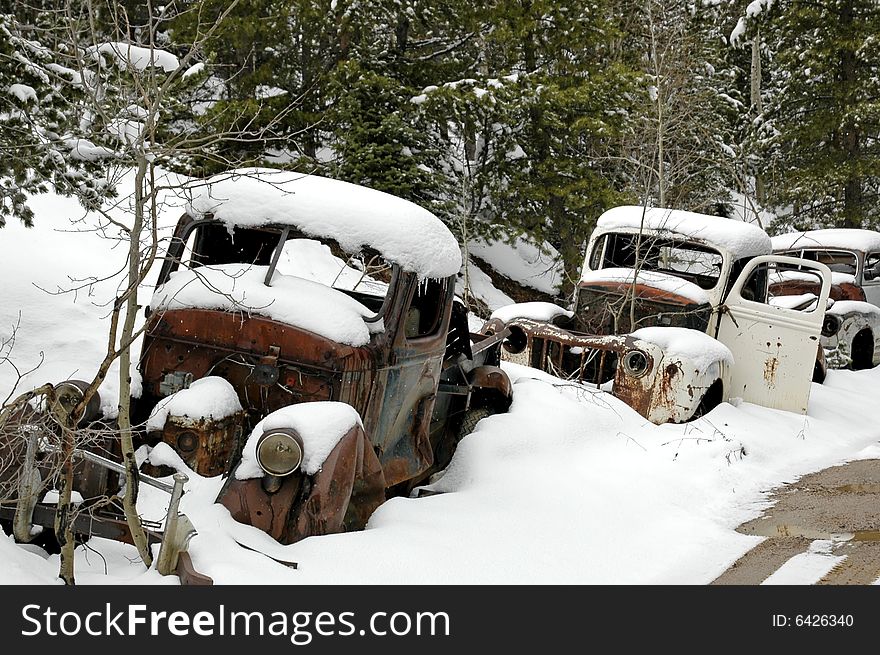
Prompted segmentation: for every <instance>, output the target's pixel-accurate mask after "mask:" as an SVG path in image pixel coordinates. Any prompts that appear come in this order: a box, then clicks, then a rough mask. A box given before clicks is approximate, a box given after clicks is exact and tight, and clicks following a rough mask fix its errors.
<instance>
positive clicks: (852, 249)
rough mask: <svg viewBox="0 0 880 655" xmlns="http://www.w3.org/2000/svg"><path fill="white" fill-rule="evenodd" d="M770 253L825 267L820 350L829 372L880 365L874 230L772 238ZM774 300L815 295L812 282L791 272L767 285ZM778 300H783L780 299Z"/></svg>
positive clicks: (877, 236) (879, 274) (879, 279)
mask: <svg viewBox="0 0 880 655" xmlns="http://www.w3.org/2000/svg"><path fill="white" fill-rule="evenodd" d="M772 242H773V251H774V252H777V253H779V254H783V255H791V256H795V257H802V258H804V259H809V260H811V261H818V262H822V263H824V264H827V265H828V267H829V268H830V269H831V272H832V282H833V286H832V288H831V299H832V300H833V301H834V302H833V304H831V306H830V307H828V309H827V312H826V317H825V323H824V325H823V326H822V339H821V341H822V346H823V348H824V350H825V357H826V360H827V361H828V364H829V366H831V367H832V368H851V369H865V368H872V367H874V366H876V365H877V364H880V232H875V231H873V230H859V229H827V230H810V231H806V232H792V233H789V234H781V235H778V236H775V237H773V239H772ZM771 290H772V291H773V293H775V294H776V295H777V296H780V297H783V296H785V297H788V296H804V298H805V299H808V297H809V296H810V295H813V296H815V295H816V288H815V285H814V284H810V283H809V282H806V281H804V280H803V279H801V278H800V277H799V276H798V275H796V274H794V273H792V274H790V275H788V276H787V277H786V279H781V280H778V281H777V283H776V284H774V285H773V286H772V287H771ZM780 302H784V300H780Z"/></svg>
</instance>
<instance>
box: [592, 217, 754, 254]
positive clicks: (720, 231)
mask: <svg viewBox="0 0 880 655" xmlns="http://www.w3.org/2000/svg"><path fill="white" fill-rule="evenodd" d="M643 212H644V223H643V222H642V216H643ZM640 226H644V229H648V230H659V231H661V232H671V233H674V234H676V235H679V236H680V237H683V238H685V239H690V240H694V239H696V240H700V241H704V242H706V243H708V244H711V245H714V246H716V247H720V248H724V249H726V250H728V251H730V252H731V253H732V254H733V256H734V258H735V259H739V258H740V257H753V256H755V255H766V254H768V253H769V252H770V250H771V244H770V237H769V236H767V233H766V232H764V230H762V229H761V228H759V227H758V226H757V225H752V224H751V223H743V222H742V221H737V220H733V219H729V218H721V217H719V216H709V215H707V214H696V213H694V212H686V211H680V210H677V209H662V208H659V207H649V208H647V209H645V208H643V207H635V206H625V207H614V208H613V209H609V210H608V211H606V212H605V213H604V214H602V215H601V216H600V217H599V221H598V222H597V227H599V228H602V229H607V230H619V229H630V230H632V229H635V230H638V229H639V228H640Z"/></svg>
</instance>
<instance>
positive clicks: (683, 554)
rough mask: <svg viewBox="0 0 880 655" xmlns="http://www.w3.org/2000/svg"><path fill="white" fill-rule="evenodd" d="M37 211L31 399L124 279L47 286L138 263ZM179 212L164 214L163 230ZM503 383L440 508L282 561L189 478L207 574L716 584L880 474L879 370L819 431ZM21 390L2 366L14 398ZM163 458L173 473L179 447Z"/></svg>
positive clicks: (406, 514)
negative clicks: (661, 418) (504, 408)
mask: <svg viewBox="0 0 880 655" xmlns="http://www.w3.org/2000/svg"><path fill="white" fill-rule="evenodd" d="M34 205H35V209H36V212H37V218H36V223H37V226H36V227H35V228H34V229H32V230H26V229H25V228H23V227H21V226H19V225H17V224H15V223H10V224H9V225H8V226H7V227H6V228H4V229H3V230H0V272H2V275H3V279H4V280H5V281H6V283H5V284H4V287H3V292H2V294H3V300H4V302H3V303H2V304H0V337H5V336H8V335H9V333H10V330H11V326H12V325H14V324H16V323H19V329H18V332H17V335H16V343H15V348H14V350H13V351H12V359H13V361H14V362H15V363H16V364H17V365H18V367H19V368H20V369H21V370H22V371H24V370H26V369H29V368H31V367H32V366H34V365H35V364H37V363H38V362H39V360H40V355H39V353H40V352H41V351H42V352H43V353H44V361H43V363H42V366H41V367H40V368H39V369H37V370H36V371H35V372H34V373H31V374H29V375H27V376H26V377H25V380H24V381H23V382H22V387H23V388H28V387H31V386H35V385H37V384H40V383H42V382H45V381H53V382H54V381H59V380H61V379H64V378H69V377H72V376H80V377H86V376H89V375H90V374H91V373H92V372H93V370H94V367H95V365H96V362H97V361H98V359H99V357H100V355H101V353H102V350H103V348H104V346H105V343H104V342H105V336H104V335H105V333H106V327H105V326H104V323H103V321H102V318H103V317H104V316H106V314H107V312H108V308H107V307H106V306H102V304H101V303H103V302H104V301H106V299H107V298H108V297H109V294H110V293H111V292H112V291H113V290H114V289H115V283H114V282H113V281H110V282H106V283H99V284H98V285H97V286H96V287H95V289H94V291H93V293H92V295H91V296H90V295H89V294H88V293H87V291H85V290H84V291H82V292H81V293H79V294H78V295H76V296H73V295H70V294H65V295H51V294H48V293H46V292H45V291H42V290H41V289H39V288H38V287H37V286H35V284H36V285H39V286H40V287H42V288H44V289H49V290H52V289H55V288H56V287H58V286H61V287H69V286H71V284H72V283H71V281H70V280H69V279H68V276H72V277H83V276H85V275H87V274H95V272H96V271H98V272H99V273H102V274H110V273H113V272H114V271H116V269H118V268H119V267H120V266H121V262H122V261H123V259H124V253H123V252H122V248H121V246H120V245H118V244H117V243H116V242H114V241H112V240H105V239H102V238H100V235H98V234H96V233H94V232H84V233H75V234H71V233H66V232H57V231H55V230H58V229H69V225H68V219H69V218H70V217H73V216H78V215H79V214H81V212H80V210H78V209H77V207H76V205H75V204H74V203H72V202H69V201H65V200H60V199H58V198H54V197H52V196H44V197H41V198H37V199H36V200H35V203H34ZM179 213H180V209H179V207H170V208H168V210H167V211H166V212H165V214H164V215H163V218H162V221H163V224H164V225H166V226H167V225H171V224H173V223H174V221H175V220H176V219H177V217H178V215H179ZM90 220H92V219H90ZM150 291H151V290H150V289H144V295H143V298H144V303H145V304H146V302H148V300H149V297H150V296H149V294H150ZM19 315H20V319H19ZM506 366H507V370H508V372H509V373H510V375H511V377H512V378H513V380H514V381H515V383H514V399H513V405H512V406H511V408H510V411H509V413H507V414H503V415H497V416H492V417H489V418H487V419H484V420H483V421H481V422H480V424H479V425H478V426H477V429H476V431H475V432H474V433H473V434H471V435H470V436H468V437H466V438H465V439H464V440H463V441H462V443H461V445H460V447H459V449H458V451H457V452H456V455H455V457H454V459H453V461H452V463H451V465H450V467H449V469H448V470H447V472H446V474H445V475H444V476H443V477H442V478H441V479H440V481H438V482H437V483H435V484H434V485H433V487H434V488H435V489H437V490H439V491H443V492H444V493H441V494H438V495H433V496H429V497H425V498H418V499H415V498H396V499H393V500H390V501H388V502H387V503H385V504H384V505H383V506H382V507H380V508H379V510H378V511H377V512H376V513H375V514H374V515H373V517H372V519H371V520H370V523H369V526H368V528H367V529H366V530H364V531H362V532H356V533H348V534H340V535H330V536H324V537H312V538H309V539H306V540H305V541H302V542H300V543H297V544H294V545H291V546H281V545H279V544H277V543H276V542H274V541H273V540H272V539H270V538H269V537H268V536H266V535H265V534H264V533H262V532H260V531H258V530H256V529H254V528H251V527H248V526H243V525H240V524H237V523H235V522H234V521H233V520H232V519H231V518H230V516H229V514H228V512H227V511H226V509H225V508H223V507H222V506H220V505H216V504H214V503H213V500H214V498H215V496H216V494H217V492H218V490H219V488H220V485H221V480H220V479H219V478H203V477H200V476H198V475H196V474H194V473H191V472H190V482H189V483H188V486H187V493H186V495H185V496H184V498H183V501H182V509H183V511H184V512H186V513H187V515H188V516H189V517H190V518H191V520H192V521H193V523H194V524H195V527H196V529H197V530H198V533H199V534H198V536H196V537H195V538H194V539H193V541H192V542H191V544H190V552H191V554H192V557H193V561H194V563H195V566H196V568H197V569H198V570H199V571H201V572H203V573H205V574H207V575H210V576H212V577H213V578H214V579H215V581H216V582H217V583H256V584H309V583H314V584H337V583H367V584H391V583H440V584H448V583H605V584H629V583H648V584H655V583H693V584H704V583H707V582H709V581H711V580H712V579H713V578H715V577H716V576H717V575H719V574H720V573H721V572H722V571H724V570H725V569H726V568H727V567H728V566H729V565H730V564H731V563H732V562H734V561H735V560H736V559H737V558H738V557H739V556H740V555H742V554H743V553H744V552H746V551H747V550H748V549H750V548H751V547H752V546H754V545H755V544H756V543H758V541H759V540H760V537H751V536H745V535H742V534H739V533H737V532H735V528H736V526H737V525H739V524H740V523H742V522H743V521H745V520H747V519H750V518H753V517H755V516H757V515H758V514H759V513H760V512H761V510H762V509H763V508H764V507H766V504H767V492H768V491H769V490H770V489H772V488H774V487H776V486H779V485H781V484H783V483H785V482H787V481H791V480H793V479H795V478H797V477H799V476H800V475H803V474H805V473H807V472H810V471H815V470H818V469H821V468H824V467H827V466H830V465H833V464H838V463H842V462H844V461H847V460H850V459H855V458H867V457H880V441H878V440H880V424H878V422H877V421H876V420H875V417H874V416H872V414H871V413H870V408H872V407H875V406H877V404H878V400H880V369H873V370H867V371H855V372H851V371H831V372H830V373H829V375H828V378H827V381H826V383H825V384H824V385H815V384H814V385H813V388H812V397H811V401H810V411H809V414H808V415H807V416H800V415H795V414H790V413H786V412H780V411H776V410H770V409H766V408H762V407H758V406H755V405H751V404H748V403H740V404H738V405H732V404H727V403H725V404H722V405H721V406H719V407H717V408H716V409H715V410H713V411H712V412H711V413H709V414H708V415H707V416H706V417H704V418H702V419H699V420H697V421H695V422H693V423H690V424H686V425H664V426H655V425H652V424H650V423H648V422H647V421H645V420H644V419H642V418H641V417H640V416H639V415H638V414H636V413H635V412H634V411H632V410H631V409H630V408H629V407H627V406H626V405H624V404H623V403H621V402H619V401H618V400H616V399H615V398H613V397H612V396H610V395H609V394H606V393H603V392H600V391H596V390H593V389H587V388H585V387H582V386H578V385H573V384H569V383H564V382H562V381H561V380H558V379H556V378H553V377H550V376H548V375H546V374H543V373H540V372H538V371H535V370H533V369H529V368H525V367H521V366H517V365H515V364H507V365H506ZM15 379H16V374H15V372H14V371H13V370H12V368H11V367H10V366H9V365H4V366H0V392H2V393H3V396H5V394H6V392H7V391H8V388H9V386H10V385H11V384H12V382H14V381H15ZM111 386H112V385H111ZM107 391H108V392H112V389H108V390H107ZM152 455H153V457H154V459H156V460H157V461H159V460H161V461H164V462H166V463H167V462H173V461H175V458H174V457H173V453H171V452H170V450H169V449H162V448H159V449H157V450H154V452H153V454H152ZM179 466H182V464H179ZM166 499H167V496H166V495H165V494H164V493H163V492H161V491H158V490H154V489H152V488H149V487H143V488H142V493H141V499H140V502H141V509H142V512H143V514H144V516H145V517H146V518H150V519H161V518H162V517H163V515H164V510H165V502H166ZM240 544H242V545H246V546H249V547H251V548H255V549H257V550H259V551H262V552H263V553H266V554H267V555H270V556H271V557H275V558H277V559H281V560H286V561H295V562H297V563H298V565H299V567H298V569H295V570H294V569H292V568H289V567H287V566H284V565H283V564H280V563H278V562H276V561H274V560H273V559H270V558H269V557H266V556H264V555H262V554H260V553H258V552H254V550H250V549H247V548H243V547H241V545H240ZM77 557H78V560H77V581H78V582H79V583H85V584H88V583H110V584H128V583H131V582H136V583H149V584H153V583H157V584H169V583H172V584H173V583H175V582H176V578H173V577H172V578H162V577H161V576H159V575H158V574H157V573H156V572H155V571H145V570H144V567H143V566H142V565H140V564H139V563H138V562H137V561H136V555H135V552H134V550H133V549H132V548H131V547H128V546H124V545H121V544H118V543H115V542H111V541H107V540H101V539H93V540H91V541H90V542H89V543H88V547H87V548H85V547H81V548H80V549H79V550H78V555H77ZM801 560H804V561H802V562H800V561H799V562H792V563H791V566H790V567H789V569H790V570H789V571H788V572H786V571H785V570H783V569H780V571H779V572H778V573H777V580H771V581H770V582H777V581H783V582H786V581H812V580H813V579H815V577H816V574H817V572H820V571H819V570H820V569H822V568H823V567H829V568H830V565H832V562H831V561H830V559H829V556H828V555H827V554H825V553H824V551H822V550H821V549H820V548H818V546H817V548H815V549H814V550H813V551H812V552H811V553H808V554H805V555H804V556H802V557H801ZM805 566H806V568H805ZM806 569H809V571H806ZM57 570H58V558H57V556H50V557H47V556H46V555H45V553H44V552H42V551H40V550H39V549H35V548H33V547H23V546H17V545H15V544H14V543H13V541H12V540H11V538H7V537H3V536H0V582H2V583H27V584H30V583H55V582H57V578H56V576H57ZM805 571H806V573H805Z"/></svg>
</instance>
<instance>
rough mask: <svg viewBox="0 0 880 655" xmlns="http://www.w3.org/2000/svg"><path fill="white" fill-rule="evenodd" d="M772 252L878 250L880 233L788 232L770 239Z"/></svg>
mask: <svg viewBox="0 0 880 655" xmlns="http://www.w3.org/2000/svg"><path fill="white" fill-rule="evenodd" d="M771 241H772V243H773V250H792V249H794V248H803V249H805V250H816V249H822V248H841V249H843V250H862V251H865V252H874V251H878V250H880V232H875V231H873V230H858V229H851V228H830V229H827V230H807V231H805V232H789V233H787V234H779V235H777V236H775V237H773V238H772V240H771Z"/></svg>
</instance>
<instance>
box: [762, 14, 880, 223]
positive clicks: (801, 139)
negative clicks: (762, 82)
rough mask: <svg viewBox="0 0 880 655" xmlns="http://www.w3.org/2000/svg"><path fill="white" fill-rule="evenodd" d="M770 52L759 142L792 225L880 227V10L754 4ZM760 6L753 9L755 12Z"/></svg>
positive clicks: (771, 185) (771, 189) (773, 193)
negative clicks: (763, 15) (764, 14)
mask: <svg viewBox="0 0 880 655" xmlns="http://www.w3.org/2000/svg"><path fill="white" fill-rule="evenodd" d="M752 4H753V5H756V4H757V5H760V6H761V7H763V8H764V9H765V11H766V10H769V14H768V18H769V21H768V28H769V29H767V30H764V31H763V36H764V39H765V42H766V43H767V46H768V48H769V49H770V50H771V52H772V60H771V62H770V66H769V67H768V68H769V70H766V71H765V77H767V75H766V73H769V84H768V93H767V101H766V103H765V109H764V115H765V117H766V123H767V131H766V138H765V139H764V140H763V142H762V145H763V146H764V148H765V152H766V153H767V154H766V155H765V157H766V158H767V159H766V161H767V163H768V167H769V169H770V171H771V175H770V178H769V180H768V184H767V193H768V198H769V200H770V201H771V202H773V203H774V204H775V205H776V206H777V207H779V208H780V209H781V211H780V212H779V213H780V220H779V221H778V222H777V224H776V226H777V228H778V229H782V228H785V227H799V228H807V227H816V226H826V227H832V226H840V227H861V226H871V227H876V226H877V225H878V224H880V205H878V203H877V195H878V190H880V138H878V137H880V102H878V98H880V4H878V3H877V2H876V1H875V0H825V1H824V2H804V1H802V0H776V2H770V1H769V0H756V2H753V3H752ZM757 8H758V7H757V6H756V7H755V9H757Z"/></svg>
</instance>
